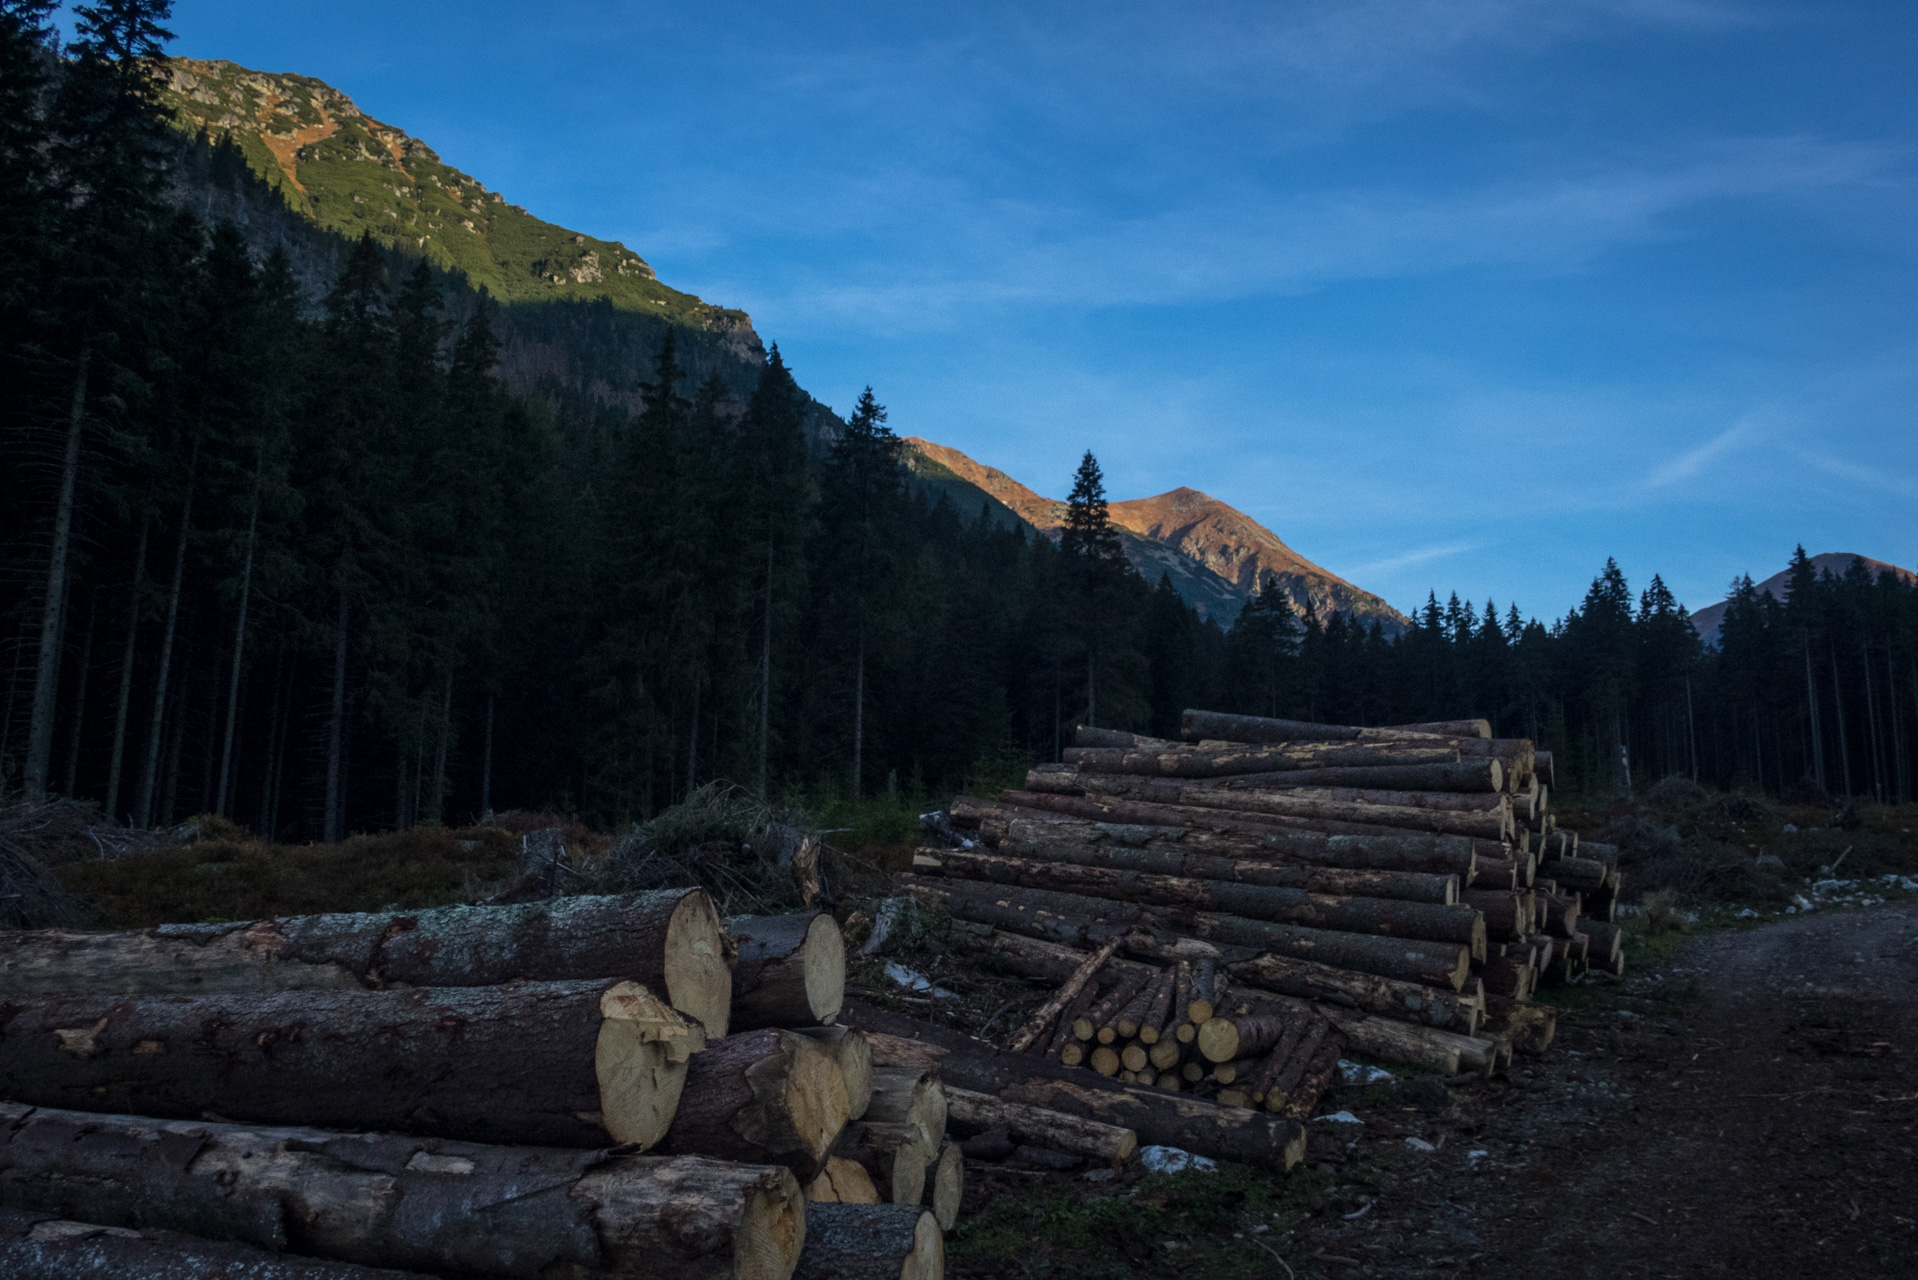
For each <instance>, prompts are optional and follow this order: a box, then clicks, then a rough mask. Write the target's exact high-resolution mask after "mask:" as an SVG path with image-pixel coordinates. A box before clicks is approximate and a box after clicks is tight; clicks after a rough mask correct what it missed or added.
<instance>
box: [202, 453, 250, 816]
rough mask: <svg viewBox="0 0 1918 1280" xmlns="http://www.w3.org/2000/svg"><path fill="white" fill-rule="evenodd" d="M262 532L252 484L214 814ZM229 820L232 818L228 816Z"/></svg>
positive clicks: (227, 771)
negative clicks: (254, 549) (260, 532)
mask: <svg viewBox="0 0 1918 1280" xmlns="http://www.w3.org/2000/svg"><path fill="white" fill-rule="evenodd" d="M259 531H260V481H259V479H258V478H257V477H256V478H255V479H254V482H253V507H252V510H251V511H250V512H249V513H248V514H247V518H246V560H245V562H244V564H243V566H242V568H241V569H240V609H239V618H238V619H237V620H236V621H235V622H234V624H233V675H232V677H231V679H229V680H228V681H227V686H226V732H225V733H224V734H223V735H221V746H220V798H219V799H218V800H217V801H215V802H214V805H213V811H214V812H215V813H219V814H225V813H226V811H227V810H226V789H227V779H228V778H229V777H231V776H232V772H233V723H234V720H235V718H236V713H237V711H238V709H239V705H240V670H241V665H242V662H243V660H244V657H245V654H246V610H247V605H248V604H249V603H250V602H251V600H252V596H253V547H254V543H255V542H256V541H257V539H258V537H259ZM229 816H230V815H229Z"/></svg>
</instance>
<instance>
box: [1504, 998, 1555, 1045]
mask: <svg viewBox="0 0 1918 1280" xmlns="http://www.w3.org/2000/svg"><path fill="white" fill-rule="evenodd" d="M1488 1006H1489V1009H1490V1012H1491V1014H1492V1017H1493V1019H1494V1021H1495V1022H1496V1024H1497V1026H1498V1029H1499V1031H1500V1033H1501V1034H1503V1035H1507V1036H1510V1037H1511V1040H1512V1047H1513V1048H1514V1049H1516V1050H1518V1051H1519V1052H1520V1053H1523V1054H1526V1055H1528V1056H1530V1057H1538V1056H1539V1055H1541V1054H1543V1053H1544V1052H1545V1051H1546V1050H1547V1049H1549V1048H1551V1045H1552V1038H1553V1037H1554V1036H1555V1035H1557V1033H1558V1010H1557V1009H1554V1008H1553V1007H1552V1006H1551V1005H1548V1004H1534V1003H1532V1002H1531V1001H1530V1000H1522V999H1512V998H1510V997H1507V996H1494V997H1491V998H1490V999H1489V1001H1488Z"/></svg>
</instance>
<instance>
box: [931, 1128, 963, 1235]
mask: <svg viewBox="0 0 1918 1280" xmlns="http://www.w3.org/2000/svg"><path fill="white" fill-rule="evenodd" d="M965 1198H966V1157H965V1154H964V1153H963V1152H962V1151H960V1150H959V1144H958V1143H956V1142H951V1141H948V1142H945V1143H943V1144H941V1145H940V1148H939V1158H938V1159H936V1160H934V1161H933V1163H932V1174H931V1176H930V1177H928V1178H927V1179H926V1201H925V1204H926V1208H928V1209H930V1210H932V1216H933V1220H934V1221H936V1222H937V1223H938V1224H939V1229H940V1230H941V1231H950V1230H952V1229H953V1227H954V1226H955V1225H956V1224H957V1223H958V1221H959V1206H960V1205H961V1204H962V1203H964V1201H965Z"/></svg>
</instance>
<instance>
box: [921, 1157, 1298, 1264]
mask: <svg viewBox="0 0 1918 1280" xmlns="http://www.w3.org/2000/svg"><path fill="white" fill-rule="evenodd" d="M1325 1181H1326V1180H1325V1179H1324V1178H1322V1177H1321V1176H1320V1175H1318V1174H1314V1173H1311V1172H1309V1171H1308V1170H1305V1169H1295V1170H1294V1171H1293V1172H1292V1173H1291V1174H1289V1175H1276V1174H1264V1173H1260V1172H1258V1171H1257V1170H1255V1169H1252V1168H1249V1167H1248V1166H1245V1165H1235V1164H1223V1165H1221V1166H1220V1167H1219V1170H1218V1171H1217V1172H1215V1173H1167V1174H1140V1175H1129V1176H1127V1177H1123V1178H1121V1179H1119V1180H1118V1181H1117V1182H1116V1183H1107V1184H1105V1185H1104V1186H1103V1187H1102V1188H1100V1189H1098V1190H1092V1189H1090V1188H1088V1187H1086V1186H1085V1185H1084V1184H1079V1183H1074V1184H1067V1185H1061V1184H1060V1183H1058V1182H1055V1181H1053V1180H1050V1179H1048V1180H1047V1181H1046V1182H1045V1183H1044V1184H1042V1185H1041V1186H1038V1187H1034V1188H1024V1187H1022V1188H1021V1189H1020V1190H1019V1192H1018V1193H1017V1194H1007V1195H1000V1196H997V1197H995V1198H994V1199H992V1200H990V1201H989V1202H988V1203H987V1204H986V1205H985V1206H984V1207H983V1208H982V1209H981V1210H980V1211H979V1212H977V1213H973V1214H970V1215H968V1216H965V1217H962V1218H961V1219H960V1221H959V1225H958V1226H957V1227H955V1228H954V1229H953V1231H952V1232H951V1234H950V1235H948V1236H947V1237H946V1256H947V1259H948V1261H949V1264H950V1265H951V1267H952V1271H953V1273H954V1274H955V1275H966V1276H1040V1275H1043V1276H1047V1277H1056V1278H1058V1280H1130V1278H1132V1277H1141V1278H1143V1277H1148V1276H1149V1277H1153V1278H1154V1280H1162V1277H1164V1276H1166V1275H1169V1274H1177V1275H1178V1276H1180V1277H1181V1280H1239V1278H1241V1277H1254V1276H1270V1275H1272V1274H1274V1272H1275V1270H1276V1269H1277V1264H1276V1263H1275V1262H1274V1261H1273V1257H1274V1251H1277V1252H1278V1253H1279V1254H1280V1255H1283V1254H1284V1252H1285V1248H1286V1246H1285V1243H1284V1236H1285V1231H1286V1229H1287V1228H1288V1227H1289V1226H1290V1225H1291V1224H1292V1223H1294V1222H1296V1221H1297V1220H1298V1219H1299V1217H1301V1216H1302V1215H1303V1213H1304V1211H1305V1208H1306V1206H1307V1204H1308V1202H1309V1201H1310V1199H1311V1198H1312V1197H1313V1196H1314V1195H1316V1194H1318V1193H1319V1192H1320V1191H1321V1190H1322V1189H1323V1188H1322V1185H1321V1184H1323V1183H1324V1182H1325ZM1258 1226H1262V1227H1265V1228H1267V1230H1265V1231H1262V1232H1255V1231H1253V1230H1252V1228H1253V1227H1258ZM1235 1234H1237V1235H1240V1236H1242V1237H1243V1238H1241V1239H1234V1238H1233V1237H1234V1235H1235ZM1261 1242H1263V1243H1261Z"/></svg>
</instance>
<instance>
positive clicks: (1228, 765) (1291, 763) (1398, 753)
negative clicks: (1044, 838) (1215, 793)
mask: <svg viewBox="0 0 1918 1280" xmlns="http://www.w3.org/2000/svg"><path fill="white" fill-rule="evenodd" d="M1458 759H1459V752H1458V749H1457V748H1456V747H1455V746H1453V745H1452V744H1450V743H1445V744H1443V745H1439V746H1432V747H1425V746H1402V745H1396V744H1394V745H1370V744H1361V743H1356V742H1354V743H1336V744H1311V745H1293V746H1247V747H1233V746H1224V747H1221V748H1219V749H1216V750H1203V749H1199V748H1193V747H1182V748H1174V749H1172V750H1151V749H1146V750H1138V749H1133V748H1125V747H1067V748H1066V750H1065V763H1067V764H1069V765H1072V766H1073V767H1074V768H1076V769H1078V770H1079V771H1080V772H1081V773H1132V774H1138V775H1140V776H1142V777H1149V778H1154V777H1156V778H1225V777H1231V776H1232V775H1234V774H1244V773H1282V772H1288V771H1293V770H1298V769H1323V768H1327V767H1330V766H1334V765H1344V766H1364V765H1385V764H1450V763H1454V762H1456V761H1457V760H1458Z"/></svg>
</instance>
